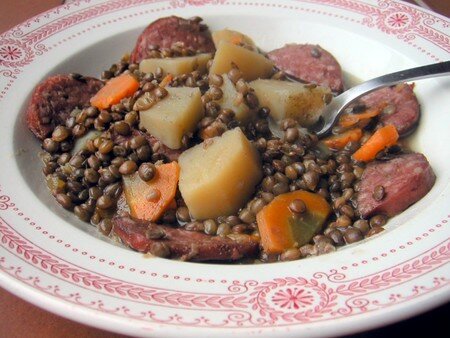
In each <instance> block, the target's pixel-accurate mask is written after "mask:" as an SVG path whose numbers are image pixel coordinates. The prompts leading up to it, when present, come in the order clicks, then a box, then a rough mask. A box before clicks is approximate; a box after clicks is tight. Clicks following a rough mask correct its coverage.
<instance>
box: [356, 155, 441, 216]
mask: <svg viewBox="0 0 450 338" xmlns="http://www.w3.org/2000/svg"><path fill="white" fill-rule="evenodd" d="M435 180H436V176H435V174H434V172H433V169H432V168H431V166H430V164H429V163H428V161H427V159H426V157H425V156H424V155H422V154H419V153H412V154H403V155H400V156H398V157H396V158H393V159H391V160H389V161H386V162H382V161H376V162H371V163H369V164H368V165H367V167H366V169H365V170H364V173H363V175H362V177H361V185H360V190H359V193H358V198H357V210H358V211H359V213H360V215H361V216H362V217H364V218H367V217H370V216H371V215H373V214H384V215H386V216H388V217H392V216H395V215H397V214H399V213H401V212H402V211H403V210H405V209H406V208H408V207H409V206H410V205H412V204H414V203H415V202H417V201H418V200H420V199H421V198H422V197H423V196H425V195H426V194H427V193H428V192H429V191H430V190H431V188H432V187H433V185H434V182H435ZM379 186H381V187H383V190H384V196H383V197H382V198H381V199H380V198H379V197H378V198H374V192H375V189H376V188H377V187H379Z"/></svg>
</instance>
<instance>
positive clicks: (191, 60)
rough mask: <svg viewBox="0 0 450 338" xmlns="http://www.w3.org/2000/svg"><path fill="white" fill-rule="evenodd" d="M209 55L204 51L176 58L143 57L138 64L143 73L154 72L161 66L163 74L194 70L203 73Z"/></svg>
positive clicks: (176, 73) (179, 73)
mask: <svg viewBox="0 0 450 338" xmlns="http://www.w3.org/2000/svg"><path fill="white" fill-rule="evenodd" d="M211 57H212V55H211V54H208V53H204V54H198V55H194V56H183V57H177V58H165V59H145V60H142V61H141V63H140V64H139V70H140V71H141V72H143V73H155V72H156V69H157V68H158V67H161V68H162V70H163V73H164V74H167V73H170V74H172V75H181V74H187V73H190V72H192V71H194V70H198V71H199V72H201V73H204V72H206V63H207V62H208V60H210V59H211Z"/></svg>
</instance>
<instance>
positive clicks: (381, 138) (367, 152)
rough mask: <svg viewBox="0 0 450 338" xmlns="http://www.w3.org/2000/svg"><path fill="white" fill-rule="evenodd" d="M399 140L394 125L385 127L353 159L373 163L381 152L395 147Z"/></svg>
mask: <svg viewBox="0 0 450 338" xmlns="http://www.w3.org/2000/svg"><path fill="white" fill-rule="evenodd" d="M397 140H398V132H397V129H396V128H395V127H394V126H393V125H390V124H389V125H387V126H384V127H382V128H380V129H378V130H376V131H375V133H374V134H373V135H372V136H371V137H370V138H369V139H368V140H367V141H366V143H364V144H363V145H362V146H361V148H359V149H358V150H357V151H356V152H355V153H354V154H353V158H354V159H355V160H356V161H360V162H368V161H372V160H373V159H374V158H375V156H376V155H377V154H378V152H380V151H381V150H383V149H385V148H387V147H390V146H392V145H394V144H395V143H396V142H397Z"/></svg>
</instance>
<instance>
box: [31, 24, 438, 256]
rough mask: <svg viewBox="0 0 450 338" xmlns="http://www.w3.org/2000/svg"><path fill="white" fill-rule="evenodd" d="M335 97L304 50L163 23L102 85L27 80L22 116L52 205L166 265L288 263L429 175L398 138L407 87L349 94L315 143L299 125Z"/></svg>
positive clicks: (418, 194) (388, 213)
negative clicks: (356, 97) (29, 90)
mask: <svg viewBox="0 0 450 338" xmlns="http://www.w3.org/2000/svg"><path fill="white" fill-rule="evenodd" d="M345 88H346V84H345V83H344V80H343V76H342V70H341V67H340V65H339V63H338V61H337V60H336V59H335V58H334V56H333V55H332V54H331V53H329V52H328V51H326V50H325V49H324V48H322V47H320V46H318V45H313V44H297V43H292V44H288V45H286V46H283V47H281V48H279V49H276V50H273V51H271V52H268V53H264V52H262V51H260V50H259V49H258V47H257V45H256V44H255V42H254V41H253V40H252V39H251V38H250V37H248V36H246V35H244V34H242V33H239V32H236V31H232V30H228V29H225V30H221V31H215V32H212V33H211V32H210V31H209V29H208V27H207V26H206V25H205V24H204V23H203V22H202V19H201V18H198V17H195V18H191V19H183V18H179V17H175V16H172V17H166V18H161V19H159V20H157V21H155V22H153V23H151V24H150V25H149V26H148V27H147V28H146V29H145V30H144V31H143V32H142V34H141V35H140V36H139V37H138V40H137V43H136V46H135V48H134V49H133V51H132V52H131V54H127V55H125V56H124V57H123V58H122V60H120V61H119V62H118V63H116V64H114V65H112V66H111V67H110V68H109V69H107V70H105V71H104V72H102V74H101V80H99V79H95V78H92V77H85V76H83V75H80V74H75V73H72V74H58V75H53V76H51V77H49V78H47V79H46V80H44V81H43V82H41V83H40V84H39V85H38V86H37V87H36V89H35V91H34V92H33V95H32V97H31V100H30V102H29V105H28V108H27V111H26V119H27V124H28V127H29V129H30V130H31V131H32V132H33V133H34V135H35V136H36V137H37V138H38V139H39V140H40V141H41V142H42V148H43V150H44V152H43V154H42V159H43V162H44V168H43V172H44V175H45V179H46V182H47V185H48V187H49V189H50V191H51V193H52V194H53V195H54V197H55V199H56V201H57V202H58V203H59V204H60V205H61V206H62V207H64V208H66V209H68V210H71V211H73V213H74V214H75V215H76V216H77V217H78V218H79V219H81V220H82V221H85V222H90V223H91V224H93V225H95V226H96V227H97V228H98V229H99V231H100V232H102V233H103V234H104V235H105V236H111V237H113V238H116V239H118V240H119V241H121V242H123V243H124V244H125V245H127V246H129V247H131V248H132V249H134V250H137V251H139V252H145V253H151V254H152V255H155V256H159V257H167V258H173V259H180V260H190V261H212V262H214V261H216V262H217V261H224V262H274V261H288V260H296V259H300V258H305V257H309V256H315V255H320V254H325V253H329V252H332V251H335V250H336V249H337V248H339V247H341V246H343V245H346V244H350V243H355V242H358V241H361V240H363V239H364V238H367V237H370V236H373V235H375V234H378V233H380V232H382V231H383V229H384V228H383V226H384V225H385V224H386V222H387V221H388V219H389V218H390V217H393V216H395V215H397V214H399V213H401V212H402V211H404V210H405V209H407V208H408V207H409V206H410V205H412V204H413V203H415V202H417V201H418V200H419V199H421V198H422V197H423V196H425V195H426V194H427V193H428V191H429V190H430V189H431V188H432V186H433V184H434V182H435V175H434V172H433V170H432V168H431V166H430V164H429V163H428V161H427V159H426V158H425V156H424V155H422V154H420V153H417V152H414V151H413V150H412V149H409V148H408V147H407V146H406V145H405V144H406V143H405V141H404V139H405V137H406V136H407V135H409V134H411V133H413V132H414V129H415V127H416V126H417V124H418V122H419V117H420V106H419V103H418V100H417V98H416V96H415V94H414V85H413V84H406V83H405V84H401V85H397V86H394V87H389V88H384V89H380V90H377V91H375V92H373V93H371V94H368V95H366V96H364V97H362V98H361V99H360V101H359V102H358V103H357V104H355V105H354V106H352V107H351V108H350V109H349V110H348V112H346V113H345V114H344V115H343V116H342V117H341V118H340V121H339V123H338V125H337V126H336V127H335V128H334V129H333V134H332V135H331V136H329V137H327V138H324V139H321V140H319V139H318V138H317V136H316V135H315V134H314V133H313V132H310V131H308V129H307V128H308V127H310V126H312V125H313V124H314V123H316V122H317V121H318V120H319V118H320V112H321V110H322V108H323V107H324V106H325V105H326V104H327V103H329V102H330V100H332V98H333V95H335V94H338V93H340V92H342V91H343V90H345Z"/></svg>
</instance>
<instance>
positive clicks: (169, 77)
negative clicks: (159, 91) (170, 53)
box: [159, 74, 173, 88]
mask: <svg viewBox="0 0 450 338" xmlns="http://www.w3.org/2000/svg"><path fill="white" fill-rule="evenodd" d="M172 80H173V75H172V74H167V75H166V76H164V78H163V79H162V80H161V83H160V84H159V86H160V87H162V88H164V87H165V86H167V85H168V84H169V83H170V82H172Z"/></svg>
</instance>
